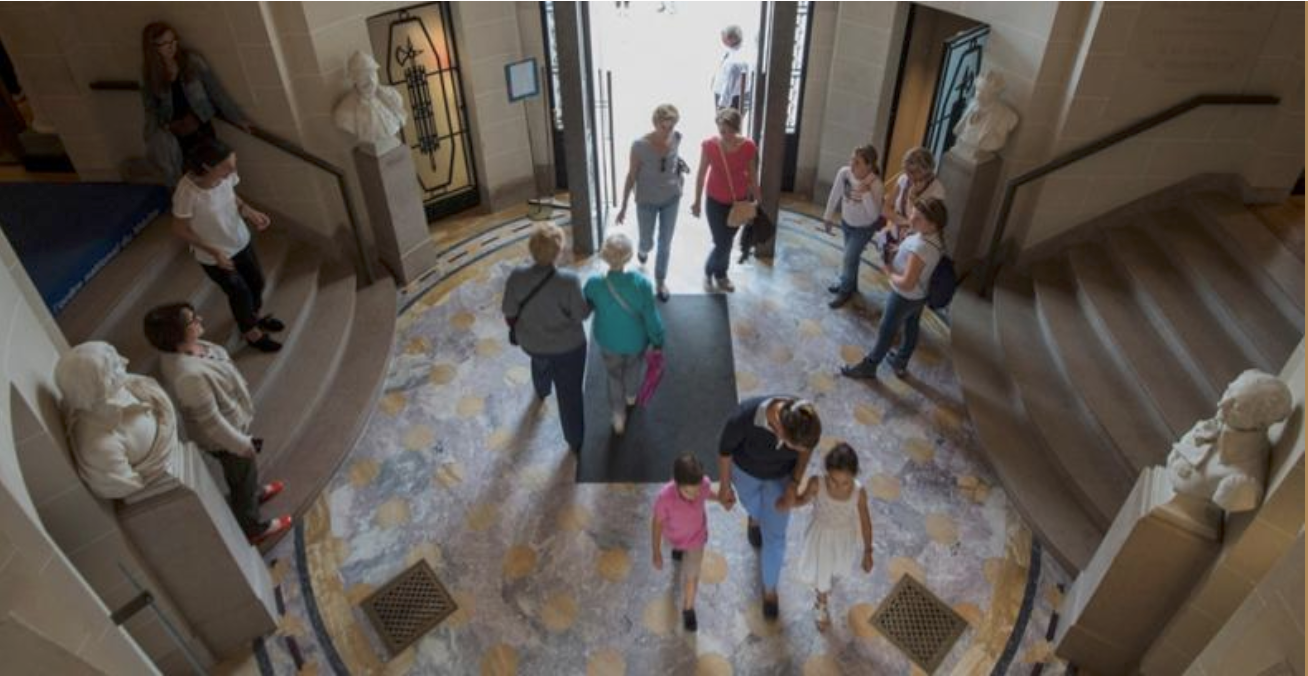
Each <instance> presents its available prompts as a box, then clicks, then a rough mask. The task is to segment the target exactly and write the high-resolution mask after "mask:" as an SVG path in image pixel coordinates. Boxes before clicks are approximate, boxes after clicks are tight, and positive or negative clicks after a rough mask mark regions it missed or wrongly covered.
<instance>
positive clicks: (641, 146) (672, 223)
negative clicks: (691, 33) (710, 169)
mask: <svg viewBox="0 0 1308 676" xmlns="http://www.w3.org/2000/svg"><path fill="white" fill-rule="evenodd" d="M680 117H681V115H680V113H678V112H677V107H676V106H674V105H672V104H670V103H665V104H663V105H661V106H659V107H658V108H655V109H654V130H653V131H651V132H650V133H648V134H645V135H644V136H642V137H640V138H638V139H636V140H635V141H634V142H632V144H631V162H630V164H629V167H630V168H629V169H628V170H627V183H626V185H625V186H624V187H623V190H622V208H621V209H619V210H618V223H619V224H621V223H623V222H624V221H626V219H627V200H628V199H629V198H630V197H631V191H632V189H633V188H634V189H635V190H636V221H637V223H638V225H639V226H640V244H639V246H638V249H637V252H636V257H637V258H638V259H639V260H640V264H641V265H644V264H645V262H646V261H648V260H649V252H650V250H652V249H653V248H654V229H655V227H656V226H657V227H658V247H659V250H658V254H657V256H656V257H655V259H654V280H655V282H656V283H657V292H656V295H657V296H658V299H659V300H661V301H663V302H665V303H666V302H667V301H668V298H669V293H668V285H667V279H668V258H669V256H670V255H671V253H672V252H671V249H672V233H673V232H674V231H675V230H676V227H677V210H678V209H680V208H681V192H682V188H683V187H684V185H685V178H684V176H683V174H686V173H689V172H690V169H689V168H688V167H686V163H685V162H683V161H682V160H681V155H680V150H681V132H678V131H675V129H676V126H677V121H678V120H679V119H680Z"/></svg>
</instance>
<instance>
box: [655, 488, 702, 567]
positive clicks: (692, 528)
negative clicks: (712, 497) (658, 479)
mask: <svg viewBox="0 0 1308 676" xmlns="http://www.w3.org/2000/svg"><path fill="white" fill-rule="evenodd" d="M712 489H713V486H712V484H710V483H709V480H708V477H704V482H703V483H701V484H700V487H699V498H698V499H696V500H695V501H694V502H690V501H688V500H686V499H685V498H683V497H681V493H679V492H678V491H677V482H675V481H669V482H668V483H666V484H664V486H663V488H661V489H659V495H658V497H657V498H655V499H654V516H655V517H656V518H657V519H658V520H659V522H660V523H662V524H663V538H664V539H666V540H667V541H668V543H669V544H671V545H672V546H673V547H674V548H676V549H680V550H683V551H684V550H687V549H699V548H701V547H703V546H704V545H705V544H706V543H707V542H708V513H707V512H706V511H704V503H705V501H706V500H708V494H709V491H710V490H712Z"/></svg>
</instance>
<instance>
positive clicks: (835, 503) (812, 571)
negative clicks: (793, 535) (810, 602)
mask: <svg viewBox="0 0 1308 676" xmlns="http://www.w3.org/2000/svg"><path fill="white" fill-rule="evenodd" d="M814 481H817V482H818V492H817V499H816V500H814V502H813V518H812V519H811V520H810V521H809V522H808V530H807V531H805V532H804V553H803V555H801V556H800V558H799V579H800V581H801V582H803V583H804V584H807V585H810V586H812V587H813V588H815V589H817V590H818V591H819V592H822V593H826V592H828V591H831V578H833V577H835V576H837V575H845V574H848V573H849V572H850V571H851V570H852V569H853V566H854V562H855V559H856V558H857V557H858V555H859V554H860V553H862V550H863V545H862V534H861V533H860V532H859V521H858V497H859V495H860V491H862V489H863V484H861V483H859V482H858V481H855V482H854V491H853V492H852V493H851V494H850V496H849V497H848V498H846V499H845V500H836V499H834V498H832V497H831V496H830V495H829V494H828V493H827V479H826V477H825V476H821V477H814Z"/></svg>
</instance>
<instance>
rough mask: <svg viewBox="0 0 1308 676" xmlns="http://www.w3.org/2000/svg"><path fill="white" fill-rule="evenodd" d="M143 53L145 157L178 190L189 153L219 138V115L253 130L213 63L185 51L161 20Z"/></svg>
mask: <svg viewBox="0 0 1308 676" xmlns="http://www.w3.org/2000/svg"><path fill="white" fill-rule="evenodd" d="M141 50H142V53H143V56H144V57H145V64H144V66H143V68H142V71H143V74H142V78H141V102H142V104H143V105H144V106H145V143H146V154H147V155H148V157H149V158H150V161H151V162H153V163H154V164H155V165H156V166H157V167H159V169H161V170H162V171H163V172H164V175H165V177H166V178H167V181H168V184H169V185H176V183H177V179H179V178H181V176H182V160H183V158H184V156H185V155H186V153H187V152H188V151H189V150H190V149H191V148H193V147H195V145H196V144H197V143H199V142H200V141H201V140H202V139H206V138H214V137H215V133H214V129H213V118H214V115H215V114H221V115H222V116H223V118H224V119H226V120H227V121H229V122H231V123H232V124H235V125H236V126H238V127H241V128H242V129H244V130H245V131H247V132H248V131H250V129H251V126H250V123H249V122H248V121H247V120H246V119H245V114H244V113H242V112H241V109H240V107H239V106H237V105H236V102H235V101H233V100H232V97H231V96H229V95H228V94H227V90H225V89H223V86H222V83H220V82H219V81H218V78H216V77H214V74H213V71H212V70H210V69H209V64H208V63H206V62H205V61H204V59H202V58H200V55H199V54H196V53H195V52H192V51H190V50H188V49H186V48H184V47H182V46H181V44H180V43H179V41H178V38H177V31H175V30H173V27H172V26H169V25H168V24H166V23H163V22H161V21H160V22H155V23H152V24H150V25H148V26H146V27H145V30H144V31H142V32H141Z"/></svg>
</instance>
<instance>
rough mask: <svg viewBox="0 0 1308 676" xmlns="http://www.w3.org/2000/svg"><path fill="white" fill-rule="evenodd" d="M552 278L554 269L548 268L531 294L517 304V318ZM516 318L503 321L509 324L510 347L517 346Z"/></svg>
mask: <svg viewBox="0 0 1308 676" xmlns="http://www.w3.org/2000/svg"><path fill="white" fill-rule="evenodd" d="M553 277H554V268H550V271H549V272H547V273H545V278H544V279H542V280H540V282H537V284H536V286H535V287H534V288H532V290H531V293H528V294H527V297H526V298H523V299H522V302H521V303H518V317H521V316H522V311H523V310H526V309H527V303H530V302H531V299H532V298H534V297H535V296H536V293H537V292H538V291H540V290H541V289H543V288H544V287H545V285H546V284H548V283H549V281H550V279H552V278H553ZM518 317H509V318H506V319H505V321H507V322H508V323H509V344H510V345H517V344H518Z"/></svg>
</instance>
